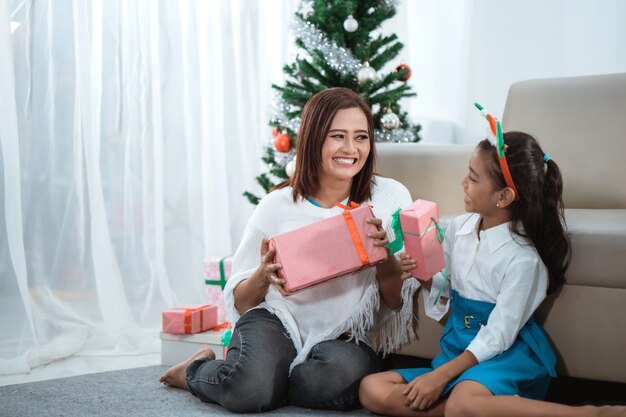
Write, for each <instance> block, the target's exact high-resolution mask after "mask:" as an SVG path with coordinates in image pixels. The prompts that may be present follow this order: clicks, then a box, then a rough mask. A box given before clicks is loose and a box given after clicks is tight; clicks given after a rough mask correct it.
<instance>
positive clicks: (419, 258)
mask: <svg viewBox="0 0 626 417" xmlns="http://www.w3.org/2000/svg"><path fill="white" fill-rule="evenodd" d="M433 219H434V220H435V221H437V222H438V221H439V217H438V215H437V203H433V202H432V201H427V200H416V201H414V202H413V203H411V204H410V205H409V206H408V207H407V208H405V209H404V210H401V211H400V223H401V224H402V237H403V239H404V250H405V252H406V253H408V254H409V255H411V257H412V258H413V259H414V260H415V262H416V263H417V268H415V269H414V270H413V271H411V274H412V275H413V276H414V277H415V278H419V279H421V280H424V281H427V280H429V279H431V278H432V277H433V275H435V274H436V273H438V272H440V271H441V270H442V269H443V268H445V266H446V261H445V258H444V255H443V246H442V245H441V241H440V240H439V237H438V235H437V233H438V231H437V227H436V226H435V222H434V221H433Z"/></svg>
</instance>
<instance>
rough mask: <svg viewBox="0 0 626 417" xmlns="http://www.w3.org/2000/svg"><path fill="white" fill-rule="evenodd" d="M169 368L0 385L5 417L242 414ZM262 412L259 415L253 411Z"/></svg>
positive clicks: (299, 411) (300, 412)
mask: <svg viewBox="0 0 626 417" xmlns="http://www.w3.org/2000/svg"><path fill="white" fill-rule="evenodd" d="M166 369H167V367H166V366H149V367H145V368H135V369H128V370H123V371H111V372H103V373H98V374H90V375H81V376H75V377H70V378H61V379H53V380H49V381H40V382H32V383H28V384H18V385H7V386H4V387H0V416H2V417H26V416H29V417H30V416H33V417H38V416H46V417H56V416H59V417H60V416H62V417H87V416H150V417H166V416H167V417H173V416H185V417H195V416H198V417H200V416H202V417H206V416H225V415H229V416H240V415H250V414H233V413H230V412H228V411H226V410H225V409H223V408H222V407H220V406H219V405H216V404H207V403H203V402H202V401H200V400H199V399H197V398H196V397H194V396H193V395H191V394H190V393H189V392H187V391H183V390H180V389H176V388H168V387H165V386H163V385H161V384H160V383H159V376H160V375H162V374H163V372H165V370H166ZM252 415H257V416H258V415H259V414H252ZM260 415H261V416H263V417H265V416H296V417H297V416H333V415H335V416H343V417H351V416H370V417H371V416H373V415H372V414H369V413H368V412H367V411H365V410H357V411H351V412H339V411H335V412H333V411H325V410H309V409H304V408H297V407H290V406H288V407H282V408H279V409H277V410H275V411H271V412H267V413H263V414H260Z"/></svg>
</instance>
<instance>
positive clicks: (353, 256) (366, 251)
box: [270, 206, 387, 292]
mask: <svg viewBox="0 0 626 417" xmlns="http://www.w3.org/2000/svg"><path fill="white" fill-rule="evenodd" d="M373 217H374V214H373V213H372V210H371V208H370V207H369V206H361V207H358V208H353V209H351V210H346V211H345V212H343V213H342V214H338V215H336V216H332V217H329V218H327V219H324V220H321V221H319V222H315V223H313V224H310V225H308V226H304V227H301V228H298V229H295V230H292V231H290V232H287V233H282V234H280V235H277V236H274V237H272V238H271V239H270V248H276V256H275V257H274V262H275V263H279V264H281V265H282V269H280V270H279V271H278V275H279V276H280V278H282V279H284V280H285V289H286V290H287V291H289V292H296V291H299V290H302V289H304V288H307V287H310V286H312V285H316V284H319V283H321V282H324V281H327V280H329V279H332V278H335V277H339V276H342V275H347V274H349V273H352V272H356V271H358V270H359V269H362V268H366V267H368V266H371V265H374V264H376V263H379V262H382V261H384V260H385V259H386V258H387V251H386V249H385V248H384V247H380V246H374V239H372V238H370V237H368V236H367V234H368V233H370V232H376V230H377V229H376V226H374V225H371V224H369V223H366V221H367V220H368V219H371V218H373Z"/></svg>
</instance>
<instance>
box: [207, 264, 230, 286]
mask: <svg viewBox="0 0 626 417" xmlns="http://www.w3.org/2000/svg"><path fill="white" fill-rule="evenodd" d="M220 262H222V266H223V268H224V270H223V274H224V281H222V271H221V267H220ZM232 268H233V257H232V256H225V257H220V256H209V257H208V258H206V259H205V260H204V276H205V280H206V281H207V282H206V283H207V285H221V287H222V288H224V285H223V284H224V283H225V282H226V281H227V280H228V278H229V277H230V272H231V270H232Z"/></svg>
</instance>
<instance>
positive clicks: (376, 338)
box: [161, 88, 419, 412]
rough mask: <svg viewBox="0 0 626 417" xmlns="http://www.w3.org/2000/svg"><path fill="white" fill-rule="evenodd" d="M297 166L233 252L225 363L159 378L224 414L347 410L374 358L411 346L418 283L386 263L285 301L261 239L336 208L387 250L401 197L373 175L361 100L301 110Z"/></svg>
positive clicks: (206, 362)
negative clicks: (355, 218)
mask: <svg viewBox="0 0 626 417" xmlns="http://www.w3.org/2000/svg"><path fill="white" fill-rule="evenodd" d="M297 155H298V158H297V165H296V170H295V173H294V175H293V177H292V178H291V180H289V181H286V182H285V183H282V184H280V185H278V186H277V187H276V189H275V190H274V191H272V192H270V193H269V194H268V195H267V196H266V197H265V198H263V200H262V201H261V202H260V203H259V205H258V207H257V208H256V210H255V211H254V213H253V214H252V216H251V218H250V220H249V222H248V225H247V227H246V230H245V232H244V236H243V238H242V242H241V245H240V246H239V248H238V249H237V252H236V253H235V256H234V260H233V272H232V276H231V278H230V279H229V281H228V284H227V285H226V288H225V290H224V297H225V300H226V305H227V309H228V310H229V312H230V314H231V316H232V318H233V322H236V326H235V329H234V331H233V337H232V340H231V344H230V346H229V350H228V354H227V357H226V359H225V361H221V360H214V358H215V356H214V354H213V352H211V351H210V350H208V349H207V350H202V351H200V352H197V353H196V354H195V355H194V356H193V357H191V358H189V359H188V360H187V361H185V362H183V363H181V364H179V365H177V366H175V367H173V368H171V369H170V370H168V372H167V373H166V374H165V375H164V376H163V377H162V378H161V381H162V382H164V383H165V384H166V385H171V386H176V387H180V388H184V389H188V390H189V391H190V392H191V393H192V394H194V395H196V396H198V397H199V398H200V399H202V400H203V401H209V402H216V403H219V404H221V405H222V406H224V407H225V408H226V409H228V410H230V411H233V412H261V411H267V410H271V409H274V408H276V407H278V406H280V405H281V404H282V403H284V402H285V400H286V401H287V402H288V403H289V404H291V405H294V406H300V407H307V408H323V409H338V410H348V409H353V408H357V407H359V406H360V404H359V400H358V388H359V383H360V381H361V379H362V378H363V377H365V376H366V375H369V374H371V373H374V372H377V371H379V370H380V362H379V358H378V356H377V354H376V351H375V350H381V351H383V352H388V351H391V350H394V349H396V348H398V347H399V346H400V345H402V344H404V343H406V342H408V341H409V340H410V338H411V336H412V335H413V330H412V329H413V326H412V325H411V324H412V323H411V321H412V317H413V314H412V302H411V301H408V300H412V296H413V293H414V292H415V289H416V288H417V287H418V285H419V284H416V283H415V281H414V280H409V281H406V283H404V284H403V281H402V280H401V279H400V275H401V270H400V268H399V264H398V262H397V261H396V259H395V258H394V257H393V256H390V257H388V259H387V260H386V261H385V262H384V263H383V264H380V265H378V266H376V267H370V268H367V269H364V270H361V271H359V272H358V273H355V274H350V275H347V276H344V277H340V278H337V279H334V280H331V281H328V282H326V283H323V284H320V285H317V286H314V287H311V288H309V289H306V290H304V291H301V292H298V293H295V294H292V295H289V296H285V290H284V288H283V285H284V281H283V280H282V279H280V278H279V277H278V275H277V271H278V270H279V269H280V268H281V266H280V265H279V264H274V263H273V258H274V251H273V250H268V238H269V237H271V236H274V235H276V234H279V233H284V232H287V231H289V230H293V229H295V228H298V227H302V226H305V225H308V224H311V223H313V222H316V221H319V220H322V219H325V218H327V217H329V216H332V215H336V214H339V213H341V212H342V211H343V209H341V208H339V207H337V206H335V202H342V203H343V204H348V202H356V203H359V204H371V205H372V206H373V211H374V213H375V215H376V216H377V217H378V218H373V219H371V220H370V223H372V224H374V225H376V226H377V228H378V232H377V233H374V234H373V235H372V236H370V238H372V239H375V244H376V245H378V246H384V245H386V244H387V243H388V240H387V234H386V232H385V228H388V227H389V223H390V221H391V214H392V213H393V212H394V211H395V210H396V209H398V208H400V207H405V206H407V205H408V204H409V203H411V197H410V195H409V192H408V190H407V189H406V188H405V187H404V186H403V185H401V184H400V183H398V182H396V181H394V180H391V179H386V178H381V177H375V176H374V175H373V172H374V164H375V156H376V154H375V149H374V123H373V119H372V115H371V111H370V109H369V107H368V106H367V104H366V103H365V101H364V100H363V99H362V98H361V97H360V96H359V95H357V94H356V93H355V92H353V91H352V90H349V89H346V88H331V89H328V90H325V91H322V92H320V93H318V94H316V95H315V96H313V97H312V98H311V99H310V100H309V101H308V102H307V104H306V105H305V106H304V108H303V110H302V114H301V125H300V130H299V134H298V144H297ZM380 219H384V221H382V220H380ZM259 247H260V256H259ZM381 298H382V302H381ZM400 329H402V330H400Z"/></svg>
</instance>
